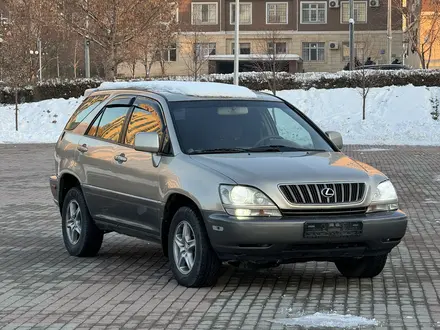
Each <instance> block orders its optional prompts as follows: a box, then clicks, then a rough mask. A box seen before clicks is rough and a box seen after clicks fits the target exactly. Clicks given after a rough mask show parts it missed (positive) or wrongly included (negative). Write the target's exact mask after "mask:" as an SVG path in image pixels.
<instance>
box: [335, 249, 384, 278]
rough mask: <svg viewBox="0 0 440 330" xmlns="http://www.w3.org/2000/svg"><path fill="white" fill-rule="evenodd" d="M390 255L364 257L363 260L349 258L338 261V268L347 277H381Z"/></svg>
mask: <svg viewBox="0 0 440 330" xmlns="http://www.w3.org/2000/svg"><path fill="white" fill-rule="evenodd" d="M387 257H388V254H384V255H379V256H373V257H363V258H361V259H354V258H347V259H344V260H341V261H336V262H335V264H336V267H337V268H338V270H339V272H340V273H341V274H342V275H343V276H345V277H355V278H371V277H375V276H377V275H379V274H380V273H381V272H382V271H383V269H384V267H385V264H386V262H387Z"/></svg>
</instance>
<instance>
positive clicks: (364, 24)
mask: <svg viewBox="0 0 440 330" xmlns="http://www.w3.org/2000/svg"><path fill="white" fill-rule="evenodd" d="M234 13H235V1H234V0H203V1H202V0H193V1H185V2H183V3H182V4H181V5H180V7H179V13H178V19H179V25H180V33H179V34H178V36H177V37H176V43H175V44H174V45H172V47H171V48H170V49H169V50H168V51H166V52H165V53H166V60H167V61H166V73H167V74H168V75H185V74H192V73H193V72H194V71H195V69H200V70H199V71H200V73H208V72H211V73H212V72H217V73H229V72H232V70H233V54H234V28H235V15H234ZM354 16H355V17H354V18H355V52H356V56H357V58H358V59H359V61H361V62H362V61H365V60H366V59H367V58H368V57H371V59H372V60H373V61H374V62H376V63H386V62H387V58H388V54H387V32H386V30H387V3H386V2H385V1H384V0H355V1H354ZM348 20H349V2H348V1H346V0H316V1H315V0H286V1H283V0H241V1H240V61H241V71H249V70H253V71H255V65H254V64H255V63H256V62H264V61H265V59H266V60H269V58H270V56H268V54H273V53H276V54H277V56H279V59H280V61H283V62H284V64H285V65H284V66H283V68H282V69H283V70H287V71H290V72H297V71H303V70H304V71H305V72H310V71H320V72H323V71H325V72H335V71H338V70H341V69H343V67H344V66H345V65H346V63H347V62H348V60H349V48H348V41H349V34H348V28H349V27H348ZM392 26H393V35H392V57H393V58H398V59H401V58H402V54H403V52H404V49H403V47H402V44H403V37H402V17H401V13H400V11H399V10H397V9H395V10H393V12H392ZM198 65H199V67H197V66H198ZM137 72H139V76H142V75H143V69H142V67H140V68H139V70H137ZM120 73H124V74H127V69H126V68H125V69H123V68H122V66H121V70H120ZM158 74H160V67H159V66H158V65H154V66H153V68H152V75H158Z"/></svg>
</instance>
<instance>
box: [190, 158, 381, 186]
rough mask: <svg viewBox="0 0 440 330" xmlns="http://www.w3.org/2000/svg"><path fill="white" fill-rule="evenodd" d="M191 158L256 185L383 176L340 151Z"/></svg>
mask: <svg viewBox="0 0 440 330" xmlns="http://www.w3.org/2000/svg"><path fill="white" fill-rule="evenodd" d="M191 158H192V159H194V160H195V161H197V162H199V163H201V164H203V165H205V166H208V167H210V168H211V169H213V170H215V171H217V172H220V173H222V174H223V175H225V176H227V177H229V178H230V179H232V180H233V181H235V182H236V183H238V184H243V185H250V186H256V187H262V186H266V185H267V184H270V185H273V184H281V183H308V182H323V183H325V182H349V181H355V182H368V181H369V179H370V177H371V176H375V175H378V176H383V177H385V176H384V175H383V174H382V173H381V172H380V171H378V170H376V169H375V168H373V167H371V166H369V165H367V164H365V163H362V162H359V161H355V160H353V159H351V158H350V157H347V156H346V155H344V154H343V153H340V152H288V153H251V154H248V153H239V154H214V155H193V156H191ZM385 178H386V177H385Z"/></svg>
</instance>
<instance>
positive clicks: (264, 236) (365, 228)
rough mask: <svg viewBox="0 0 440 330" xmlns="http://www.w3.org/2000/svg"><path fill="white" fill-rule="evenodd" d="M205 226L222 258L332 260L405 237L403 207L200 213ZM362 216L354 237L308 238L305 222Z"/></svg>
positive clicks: (385, 249)
mask: <svg viewBox="0 0 440 330" xmlns="http://www.w3.org/2000/svg"><path fill="white" fill-rule="evenodd" d="M205 219H206V223H207V231H208V235H209V237H210V240H211V244H212V246H213V248H214V250H215V251H216V252H217V254H218V255H219V257H220V259H222V260H248V261H255V262H293V261H311V260H316V261H334V260H337V259H340V258H347V257H364V256H373V255H380V254H385V253H389V252H390V251H391V250H392V249H393V248H394V247H395V246H397V245H398V244H399V243H400V241H401V239H402V238H403V237H404V235H405V232H406V228H407V217H406V214H405V213H403V212H402V211H400V210H399V211H395V212H378V213H372V214H363V215H353V216H339V217H338V216H319V217H311V216H304V217H294V218H293V217H292V218H287V217H286V218H280V219H273V218H263V219H258V220H237V219H235V218H233V217H230V216H228V215H226V214H219V213H210V214H209V213H208V214H206V213H205ZM327 221H328V222H331V223H343V222H361V223H362V232H361V233H360V234H359V235H358V236H355V237H321V238H309V237H307V238H306V237H305V235H304V228H305V224H307V225H310V224H314V223H315V224H317V223H323V222H327Z"/></svg>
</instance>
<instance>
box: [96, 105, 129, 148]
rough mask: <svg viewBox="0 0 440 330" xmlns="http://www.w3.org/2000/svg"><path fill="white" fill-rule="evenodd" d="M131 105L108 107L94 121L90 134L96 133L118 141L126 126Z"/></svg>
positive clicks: (103, 137)
mask: <svg viewBox="0 0 440 330" xmlns="http://www.w3.org/2000/svg"><path fill="white" fill-rule="evenodd" d="M128 109H129V107H127V106H116V107H108V108H106V109H105V110H104V112H103V113H102V114H101V115H100V118H97V120H96V121H95V122H94V123H93V126H92V127H91V128H90V131H89V134H88V135H95V136H96V137H99V138H101V139H105V140H109V141H114V142H118V141H119V137H120V135H121V132H122V128H123V126H124V122H125V118H126V116H127V112H128Z"/></svg>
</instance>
